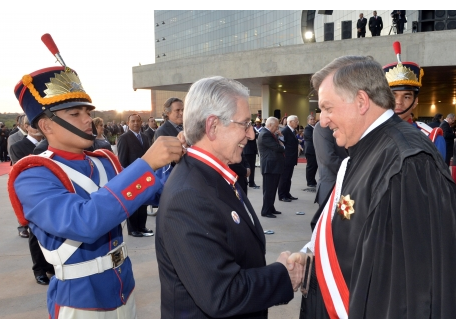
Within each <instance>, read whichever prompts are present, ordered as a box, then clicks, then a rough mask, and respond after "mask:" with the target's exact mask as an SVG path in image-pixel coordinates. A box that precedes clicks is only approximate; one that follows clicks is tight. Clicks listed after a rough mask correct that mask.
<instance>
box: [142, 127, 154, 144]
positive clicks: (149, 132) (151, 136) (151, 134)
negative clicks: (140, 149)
mask: <svg viewBox="0 0 456 325" xmlns="http://www.w3.org/2000/svg"><path fill="white" fill-rule="evenodd" d="M144 134H145V135H146V137H147V139H148V140H149V147H150V146H151V145H152V144H153V143H154V136H155V131H154V130H152V129H151V128H147V129H146V131H144Z"/></svg>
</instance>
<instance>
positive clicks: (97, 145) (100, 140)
mask: <svg viewBox="0 0 456 325" xmlns="http://www.w3.org/2000/svg"><path fill="white" fill-rule="evenodd" d="M92 121H93V123H94V124H95V128H96V129H97V137H96V138H95V140H94V141H93V150H97V149H108V150H109V151H111V152H112V148H111V144H110V143H109V141H108V140H107V139H106V138H105V136H104V123H103V120H102V119H101V118H100V117H95V118H94V119H93V120H92Z"/></svg>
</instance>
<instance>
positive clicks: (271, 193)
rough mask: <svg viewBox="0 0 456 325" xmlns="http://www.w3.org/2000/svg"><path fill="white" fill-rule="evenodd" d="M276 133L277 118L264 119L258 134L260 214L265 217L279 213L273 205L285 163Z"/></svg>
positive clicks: (282, 148)
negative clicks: (261, 200)
mask: <svg viewBox="0 0 456 325" xmlns="http://www.w3.org/2000/svg"><path fill="white" fill-rule="evenodd" d="M276 133H277V134H276ZM278 135H282V133H281V132H280V130H279V120H278V119H277V118H275V117H272V116H271V117H269V118H268V119H267V120H266V126H265V127H264V128H263V129H262V130H261V132H260V135H259V136H258V150H259V151H260V165H261V174H262V175H263V207H262V208H261V216H263V217H266V218H276V216H275V215H276V214H281V212H280V211H277V210H276V209H275V207H274V202H275V197H276V193H277V189H278V186H279V181H280V175H282V173H283V168H284V164H285V146H284V145H283V143H282V142H281V141H280V140H279V139H278V137H277V136H278Z"/></svg>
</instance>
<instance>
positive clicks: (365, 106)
mask: <svg viewBox="0 0 456 325" xmlns="http://www.w3.org/2000/svg"><path fill="white" fill-rule="evenodd" d="M355 101H356V107H357V108H358V112H359V113H360V114H361V115H364V114H366V112H367V111H368V110H369V107H370V98H369V95H368V94H367V93H366V92H365V91H364V90H358V92H357V93H356V96H355Z"/></svg>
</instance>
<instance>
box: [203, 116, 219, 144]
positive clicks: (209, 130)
mask: <svg viewBox="0 0 456 325" xmlns="http://www.w3.org/2000/svg"><path fill="white" fill-rule="evenodd" d="M219 124H220V120H219V118H218V117H217V116H215V115H210V116H209V117H208V118H207V119H206V135H207V137H208V138H209V140H210V141H213V140H215V138H216V133H217V126H218V125H219Z"/></svg>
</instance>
